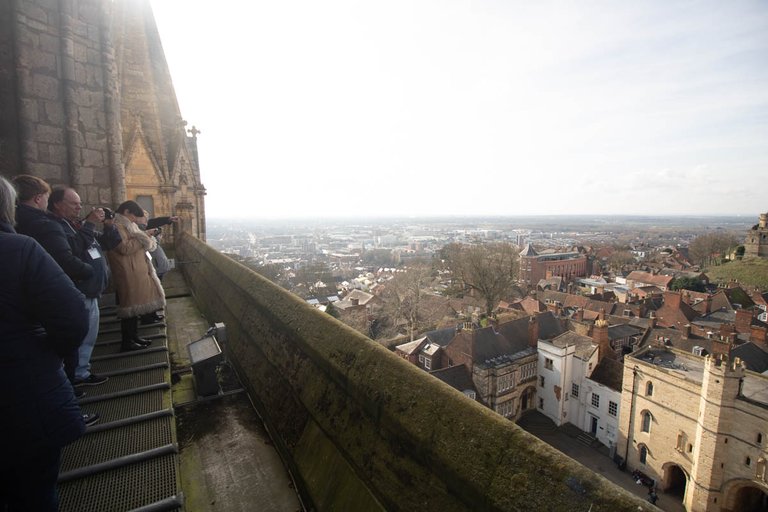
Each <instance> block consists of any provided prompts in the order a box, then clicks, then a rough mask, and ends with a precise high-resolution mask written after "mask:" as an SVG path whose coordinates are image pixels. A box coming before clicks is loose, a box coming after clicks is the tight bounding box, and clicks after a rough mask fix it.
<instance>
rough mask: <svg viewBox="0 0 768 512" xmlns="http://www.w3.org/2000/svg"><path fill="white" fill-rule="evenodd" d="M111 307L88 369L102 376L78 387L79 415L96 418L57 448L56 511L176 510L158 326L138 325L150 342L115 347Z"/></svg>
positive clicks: (166, 378)
mask: <svg viewBox="0 0 768 512" xmlns="http://www.w3.org/2000/svg"><path fill="white" fill-rule="evenodd" d="M108 301H109V298H107V301H104V302H108ZM114 311H115V310H114V307H111V306H107V307H103V308H102V309H101V329H100V331H99V338H98V341H97V343H96V348H95V349H94V353H93V357H92V359H91V364H92V369H93V371H94V373H97V374H99V375H106V376H108V377H109V380H108V381H107V382H106V383H104V384H101V385H99V386H84V387H83V388H82V389H83V390H84V391H85V392H86V395H85V396H84V397H83V398H82V399H81V400H80V405H81V407H82V409H83V413H98V414H99V416H100V420H99V423H97V424H96V425H94V426H93V427H90V428H89V429H88V430H87V431H86V434H85V435H84V436H83V437H82V438H81V439H79V440H78V441H76V442H75V443H72V444H71V445H69V446H67V447H66V448H65V449H64V451H63V453H62V462H61V469H60V472H59V501H60V503H59V509H60V511H62V512H91V511H92V512H108V511H115V512H117V511H126V510H133V509H141V508H144V507H151V509H152V510H182V501H183V500H182V496H181V492H180V486H179V462H178V454H177V451H178V447H177V440H176V425H175V417H174V414H173V405H172V399H171V372H170V363H169V355H168V349H167V344H166V337H165V324H162V323H160V324H153V325H149V326H142V327H141V330H140V335H141V336H143V337H148V338H151V339H152V345H150V346H149V347H147V349H145V350H140V351H135V352H125V353H121V352H120V328H119V327H120V326H119V320H118V319H117V318H116V317H115V316H114ZM115 333H117V334H115Z"/></svg>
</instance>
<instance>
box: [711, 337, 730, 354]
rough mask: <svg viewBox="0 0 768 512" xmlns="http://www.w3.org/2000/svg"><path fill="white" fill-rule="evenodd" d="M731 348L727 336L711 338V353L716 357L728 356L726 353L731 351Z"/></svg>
mask: <svg viewBox="0 0 768 512" xmlns="http://www.w3.org/2000/svg"><path fill="white" fill-rule="evenodd" d="M731 348H733V344H732V343H731V341H730V339H729V338H725V339H724V340H712V355H714V356H716V357H721V356H725V357H728V354H730V353H731Z"/></svg>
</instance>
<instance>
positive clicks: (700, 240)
mask: <svg viewBox="0 0 768 512" xmlns="http://www.w3.org/2000/svg"><path fill="white" fill-rule="evenodd" d="M739 243H740V241H739V239H738V238H736V237H735V236H734V235H731V234H728V233H707V234H704V235H700V236H697V237H696V238H694V239H693V241H692V242H691V244H690V246H689V247H688V250H689V254H690V255H691V258H693V261H694V262H695V263H697V264H699V265H701V266H706V265H712V264H714V265H718V264H720V262H721V260H722V259H723V257H724V256H725V255H726V254H727V253H728V252H730V250H731V249H734V248H735V247H737V246H738V245H739Z"/></svg>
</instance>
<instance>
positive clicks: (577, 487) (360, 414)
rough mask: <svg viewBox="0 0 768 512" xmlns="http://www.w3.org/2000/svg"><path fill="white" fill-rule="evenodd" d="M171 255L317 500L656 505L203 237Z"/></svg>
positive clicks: (449, 505)
mask: <svg viewBox="0 0 768 512" xmlns="http://www.w3.org/2000/svg"><path fill="white" fill-rule="evenodd" d="M177 261H178V262H179V265H180V267H181V269H182V271H183V272H184V275H185V278H186V280H187V283H188V284H189V286H190V288H191V289H192V291H193V294H194V296H195V299H196V301H197V302H198V304H199V306H200V308H201V310H202V311H203V312H204V314H205V315H206V317H207V318H208V320H209V321H211V322H214V321H215V322H224V323H225V324H226V326H227V337H228V341H227V343H226V345H225V347H224V349H225V352H226V355H227V357H228V358H229V359H230V361H232V363H233V364H234V365H235V366H236V368H237V370H238V373H239V374H240V377H241V378H242V379H243V381H244V384H245V386H246V388H247V389H248V391H249V393H250V395H251V397H252V399H253V400H254V402H255V403H256V405H257V408H259V409H260V412H261V414H262V416H263V417H264V419H265V422H266V424H267V427H268V429H269V430H270V432H271V434H272V435H273V437H274V438H275V442H276V445H277V446H278V448H279V449H280V450H281V452H282V453H283V455H284V456H285V457H286V459H287V460H288V461H289V466H290V469H291V470H292V472H293V473H294V476H295V477H296V478H297V481H298V482H299V484H300V486H301V488H302V493H303V495H304V497H305V499H307V500H308V501H309V502H310V503H311V505H312V507H313V508H314V509H317V510H422V511H431V510H435V511H437V510H439V511H441V512H447V511H467V510H549V511H569V512H571V511H587V510H590V509H591V510H592V511H593V512H598V511H608V510H610V511H612V512H618V511H623V510H626V511H630V510H631V511H633V512H634V511H637V510H650V505H649V504H648V503H646V502H644V501H642V500H640V499H638V498H636V497H634V496H633V495H631V494H629V493H627V492H626V491H624V490H623V489H621V488H619V487H616V486H614V485H613V484H611V483H610V482H608V481H607V480H605V479H603V478H602V477H601V476H599V475H597V474H595V473H593V472H591V471H589V470H587V469H586V468H584V467H583V466H581V465H579V464H578V463H576V462H574V461H573V460H572V459H570V458H568V457H566V456H564V455H562V454H561V453H560V452H557V451H556V450H554V449H552V448H550V447H549V446H547V445H545V444H544V443H542V442H541V441H539V440H538V439H536V438H535V437H533V436H531V435H529V434H527V433H526V432H524V431H522V430H521V429H520V428H518V427H517V426H516V425H514V424H513V423H512V422H510V421H507V420H505V419H504V418H502V417H501V416H499V415H497V414H495V413H493V412H492V411H489V410H488V409H485V408H484V407H482V406H480V405H479V404H477V403H475V402H474V401H473V400H470V399H469V398H467V397H465V396H464V395H463V394H462V393H460V392H458V391H455V390H454V389H452V388H450V387H449V386H447V385H445V384H444V383H442V382H440V381H439V380H437V379H434V378H432V377H430V376H429V375H428V374H426V373H424V372H423V371H421V370H419V369H418V368H416V367H415V366H413V365H411V364H409V363H408V362H406V361H403V360H402V359H400V358H398V357H397V356H396V355H395V354H393V353H391V352H389V351H387V350H386V349H384V348H383V347H381V346H380V345H378V344H376V343H374V342H372V341H371V340H369V339H368V338H366V337H364V336H362V335H361V334H359V333H357V332H356V331H353V330H352V329H349V328H348V327H346V326H345V325H343V324H341V323H340V322H338V321H336V320H335V319H333V318H331V317H330V316H328V315H326V314H324V313H322V312H320V311H318V310H316V309H314V308H312V307H310V306H308V305H307V304H306V303H304V301H302V300H301V299H299V298H298V297H295V296H293V295H291V294H290V293H288V292H286V291H284V290H282V289H281V288H278V287H277V286H275V285H274V284H272V283H270V282H269V281H267V280H266V279H263V278H262V277H260V276H259V275H257V274H256V273H254V272H252V271H250V270H249V269H248V268H246V267H244V266H242V265H240V264H239V263H237V262H235V261H233V260H231V259H230V258H227V257H226V256H224V255H222V254H220V253H218V252H217V251H216V250H214V249H213V248H211V247H209V246H207V245H205V244H204V243H202V242H200V241H199V240H196V239H194V238H192V237H190V236H188V235H184V236H182V237H181V239H180V240H179V242H178V245H177Z"/></svg>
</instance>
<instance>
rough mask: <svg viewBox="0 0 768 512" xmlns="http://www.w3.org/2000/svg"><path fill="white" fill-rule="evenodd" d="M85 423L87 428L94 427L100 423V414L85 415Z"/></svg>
mask: <svg viewBox="0 0 768 512" xmlns="http://www.w3.org/2000/svg"><path fill="white" fill-rule="evenodd" d="M83 421H84V422H85V426H86V427H92V426H93V425H95V424H97V423H98V422H99V415H98V414H83Z"/></svg>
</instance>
